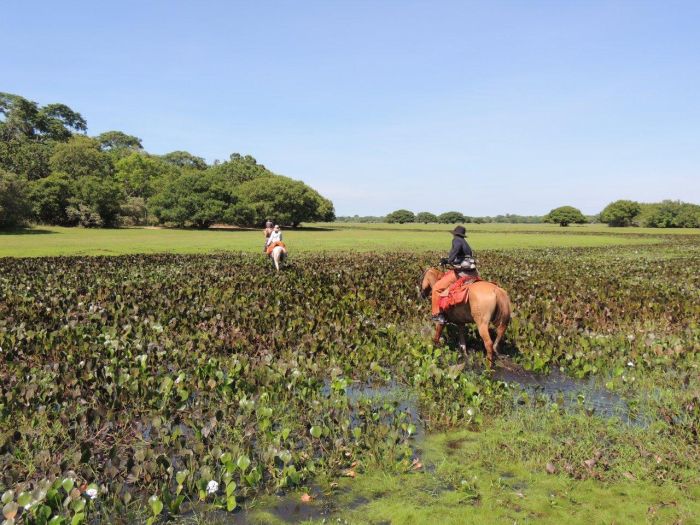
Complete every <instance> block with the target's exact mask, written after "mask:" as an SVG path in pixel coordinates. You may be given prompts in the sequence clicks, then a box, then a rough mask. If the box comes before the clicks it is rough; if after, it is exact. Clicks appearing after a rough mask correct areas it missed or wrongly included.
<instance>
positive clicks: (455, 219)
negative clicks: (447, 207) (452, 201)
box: [438, 211, 466, 224]
mask: <svg viewBox="0 0 700 525" xmlns="http://www.w3.org/2000/svg"><path fill="white" fill-rule="evenodd" d="M438 222H440V223H441V224H459V223H462V222H466V221H465V220H464V215H462V214H461V213H460V212H458V211H446V212H445V213H441V214H440V215H438Z"/></svg>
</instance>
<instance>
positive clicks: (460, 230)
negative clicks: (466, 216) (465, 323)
mask: <svg viewBox="0 0 700 525" xmlns="http://www.w3.org/2000/svg"><path fill="white" fill-rule="evenodd" d="M452 235H453V238H452V249H451V250H450V253H449V255H448V256H447V260H446V261H445V262H446V263H447V264H449V265H450V266H452V267H456V268H457V269H456V270H448V271H447V273H446V274H445V275H444V276H443V277H442V278H441V279H440V280H439V281H438V282H436V283H435V286H433V295H432V298H431V299H432V306H433V310H432V315H433V317H432V321H434V322H436V323H442V324H445V323H446V322H447V319H445V314H444V313H442V312H441V311H440V294H441V293H442V292H444V291H445V290H447V289H448V288H449V287H450V285H451V284H452V283H454V282H455V281H456V280H457V279H458V278H459V277H461V276H462V275H466V273H467V272H466V271H465V270H460V268H459V267H460V266H461V265H462V263H463V262H464V260H465V258H467V257H469V258H471V257H472V249H471V248H470V247H469V244H467V241H466V240H465V239H464V237H465V236H466V235H467V230H466V229H465V228H464V226H457V227H456V228H455V229H454V230H452ZM458 274H459V275H458Z"/></svg>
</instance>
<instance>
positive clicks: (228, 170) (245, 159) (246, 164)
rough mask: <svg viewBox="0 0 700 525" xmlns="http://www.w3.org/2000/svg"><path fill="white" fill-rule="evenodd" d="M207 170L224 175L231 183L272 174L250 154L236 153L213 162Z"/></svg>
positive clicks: (239, 182) (240, 182)
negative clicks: (216, 162)
mask: <svg viewBox="0 0 700 525" xmlns="http://www.w3.org/2000/svg"><path fill="white" fill-rule="evenodd" d="M209 170H210V171H211V172H212V173H215V174H217V175H221V176H223V177H225V178H226V180H228V181H229V182H230V183H232V184H242V183H244V182H247V181H249V180H253V179H257V178H258V177H263V176H265V175H273V173H272V172H271V171H270V170H268V169H267V168H266V167H265V166H263V165H262V164H258V162H257V161H256V160H255V159H254V158H253V157H251V156H250V155H245V156H242V155H240V154H238V153H233V154H231V157H230V158H229V160H228V161H226V162H221V163H219V164H215V165H214V166H212V167H211V168H209Z"/></svg>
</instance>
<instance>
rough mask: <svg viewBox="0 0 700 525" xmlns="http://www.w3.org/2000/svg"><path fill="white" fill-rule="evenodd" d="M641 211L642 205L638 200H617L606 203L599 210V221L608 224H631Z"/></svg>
mask: <svg viewBox="0 0 700 525" xmlns="http://www.w3.org/2000/svg"><path fill="white" fill-rule="evenodd" d="M641 211H642V207H641V206H640V205H639V203H638V202H635V201H629V200H617V201H615V202H611V203H610V204H608V205H607V206H606V207H605V208H604V209H603V211H602V212H600V222H603V223H605V224H607V225H608V226H632V225H633V224H634V220H635V219H636V218H637V217H638V216H639V214H640V213H641Z"/></svg>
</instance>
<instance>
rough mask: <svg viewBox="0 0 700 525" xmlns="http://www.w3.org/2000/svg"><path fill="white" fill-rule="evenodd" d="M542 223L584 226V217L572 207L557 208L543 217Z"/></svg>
mask: <svg viewBox="0 0 700 525" xmlns="http://www.w3.org/2000/svg"><path fill="white" fill-rule="evenodd" d="M544 222H552V223H555V224H559V226H568V225H569V224H585V223H586V217H585V216H584V215H583V213H581V210H579V209H578V208H574V207H573V206H560V207H559V208H554V209H553V210H551V211H550V212H549V213H548V214H547V215H545V217H544Z"/></svg>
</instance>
